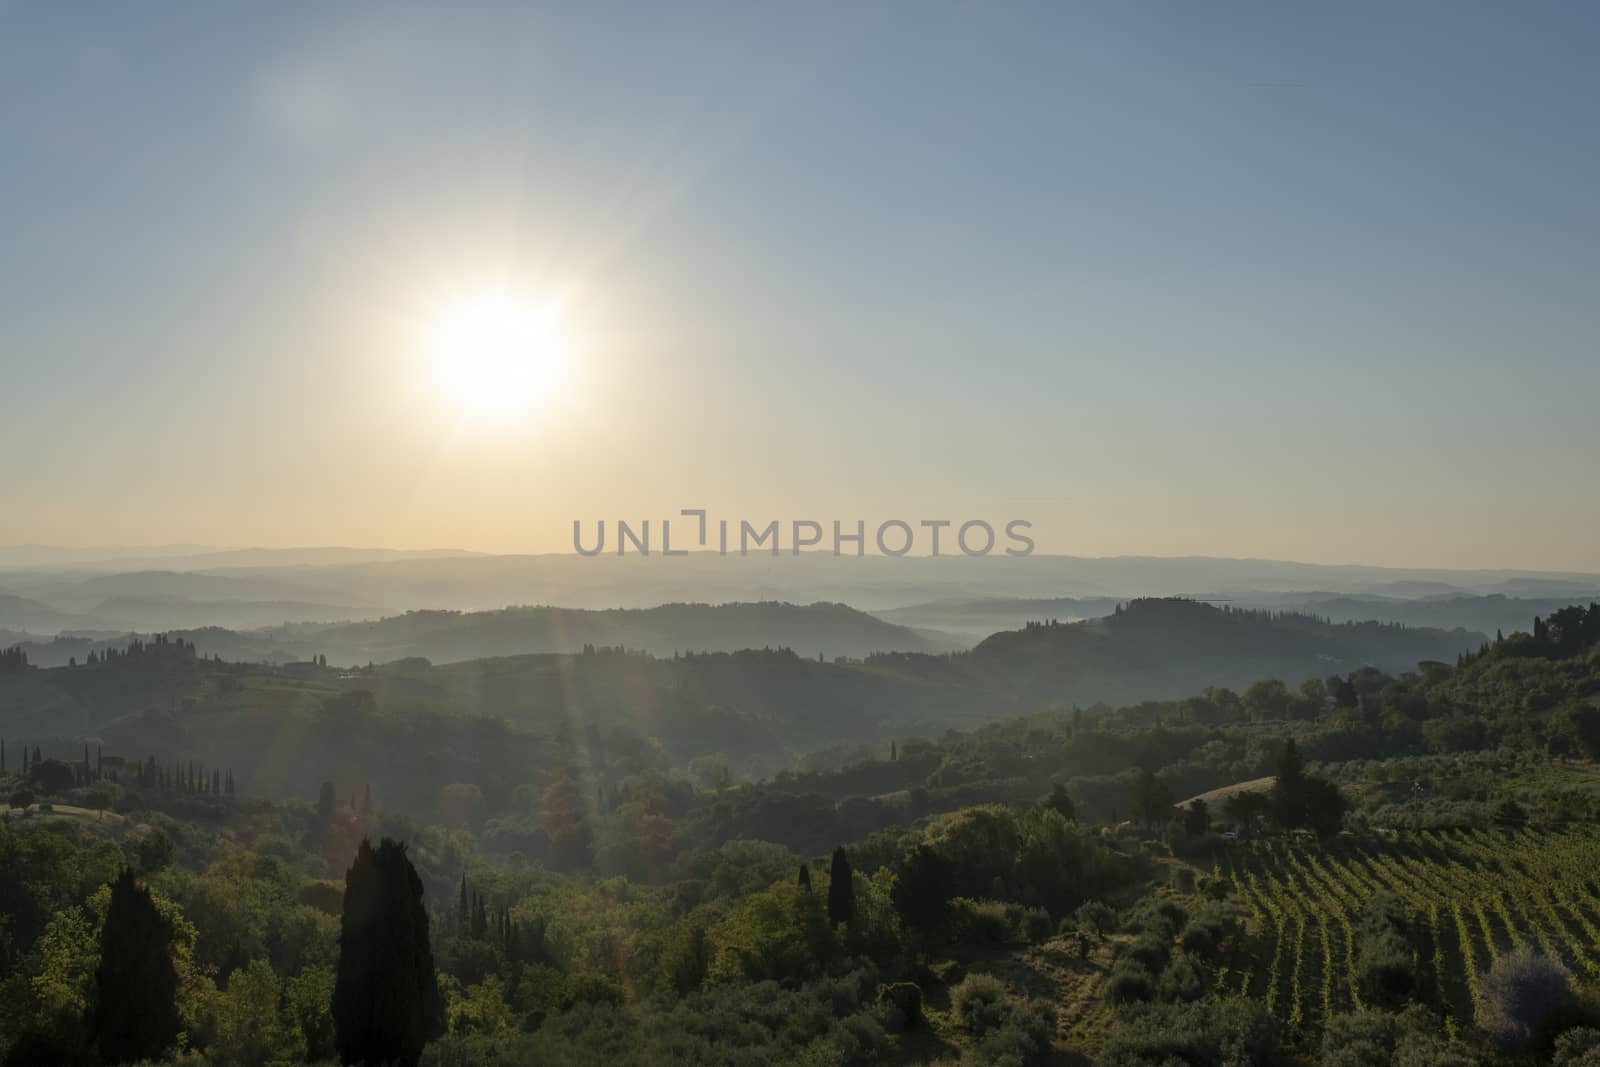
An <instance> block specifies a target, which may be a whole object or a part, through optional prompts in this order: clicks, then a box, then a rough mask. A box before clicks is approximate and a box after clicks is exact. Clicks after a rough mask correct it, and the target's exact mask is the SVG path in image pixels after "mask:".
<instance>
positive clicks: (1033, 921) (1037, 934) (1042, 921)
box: [1022, 908, 1055, 945]
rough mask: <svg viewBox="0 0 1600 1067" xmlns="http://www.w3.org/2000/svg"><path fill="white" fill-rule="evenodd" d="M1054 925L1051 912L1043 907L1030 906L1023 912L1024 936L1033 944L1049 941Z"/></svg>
mask: <svg viewBox="0 0 1600 1067" xmlns="http://www.w3.org/2000/svg"><path fill="white" fill-rule="evenodd" d="M1054 925H1055V924H1054V923H1052V922H1051V921H1050V913H1049V912H1048V911H1045V910H1044V909H1043V908H1029V909H1028V910H1027V911H1024V912H1023V913H1022V936H1023V937H1024V938H1026V939H1027V940H1028V942H1029V943H1031V944H1035V945H1037V944H1039V943H1040V942H1042V941H1048V940H1049V939H1050V934H1051V933H1052V932H1053V929H1054Z"/></svg>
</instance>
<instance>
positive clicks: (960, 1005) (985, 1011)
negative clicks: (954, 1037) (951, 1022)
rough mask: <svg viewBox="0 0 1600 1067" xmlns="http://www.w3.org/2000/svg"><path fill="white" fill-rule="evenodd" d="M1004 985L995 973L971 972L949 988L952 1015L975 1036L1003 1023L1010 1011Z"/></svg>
mask: <svg viewBox="0 0 1600 1067" xmlns="http://www.w3.org/2000/svg"><path fill="white" fill-rule="evenodd" d="M1008 1008H1009V1004H1008V1002H1007V1000H1006V987H1005V984H1004V983H1002V982H1001V981H1000V979H998V978H996V977H995V976H994V975H992V974H969V975H967V976H966V977H965V978H963V979H962V980H961V981H960V982H958V983H956V985H955V986H953V987H952V988H951V990H950V1015H951V1017H953V1018H954V1019H955V1022H956V1025H957V1026H959V1027H961V1028H962V1029H964V1030H967V1031H969V1032H970V1033H972V1034H973V1035H974V1036H976V1037H982V1036H983V1035H984V1034H985V1033H987V1032H988V1031H990V1030H992V1029H994V1028H995V1027H997V1026H999V1025H1000V1024H1001V1023H1003V1022H1004V1021H1005V1019H1006V1015H1007V1013H1008Z"/></svg>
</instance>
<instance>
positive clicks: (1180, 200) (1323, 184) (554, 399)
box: [0, 0, 1600, 571]
mask: <svg viewBox="0 0 1600 1067" xmlns="http://www.w3.org/2000/svg"><path fill="white" fill-rule="evenodd" d="M1597 33H1600V7H1596V6H1595V5H1593V4H1588V3H1570V4H1563V3H1557V2H1551V3H1541V4H1537V5H1512V4H1502V3H1466V2H1462V3H1454V2H1452V3H1423V2H1418V3H1408V4H1403V5H1395V4H1389V3H1341V4H1325V5H1306V4H1281V3H1267V2H1263V3H1222V4H1205V5H1198V4H1191V3H1185V2H1178V0H1174V2H1171V3H1140V2H1132V0H1129V2H1114V3H1113V2H1097V3H1087V2H1086V3H1074V2H1067V3H1062V2H1052V3H1041V4H1021V3H995V4H973V3H960V4H955V3H936V2H932V0H928V2H921V0H919V2H915V3H913V2H904V3H864V4H855V3H851V4H842V3H841V4H828V3H806V4H776V3H757V4H743V3H733V2H731V0H730V2H725V3H714V4H697V3H673V4H659V5H658V4H641V3H633V4H616V5H611V4H603V3H602V4H595V3H589V4H582V5H579V4H571V5H551V4H539V5H534V4H508V5H503V6H496V5H480V4H463V5H425V6H420V5H419V6H406V5H401V4H381V5H380V4H365V5H360V4H310V3H306V4H300V3H283V4H270V5H268V4H257V5H202V4H187V3H170V4H157V5H132V4H118V3H107V4H95V3H82V4H52V3H20V4H19V3H16V2H6V0H0V323H3V327H0V455H4V456H5V457H6V458H7V463H6V468H7V474H6V476H5V478H4V480H3V481H0V544H15V543H28V542H39V543H52V544H63V545H91V544H113V543H114V544H149V545H156V544H164V543H175V542H184V543H198V544H210V545H241V546H242V545H248V546H268V547H284V546H291V545H330V544H344V545H363V546H385V547H394V548H442V547H457V548H467V549H474V550H480V551H491V552H553V551H570V550H571V541H572V536H571V531H572V522H573V520H574V519H581V520H583V521H584V522H585V523H592V522H594V521H595V520H597V519H600V518H606V519H608V520H612V521H615V520H616V519H617V518H627V519H630V520H638V519H644V518H659V517H664V516H672V515H676V514H677V513H678V511H679V509H681V508H692V507H701V508H707V509H709V510H710V511H711V512H712V514H713V515H719V514H720V515H723V516H728V517H732V518H740V517H744V518H749V519H751V520H757V519H760V520H765V519H768V518H777V519H780V520H782V521H784V522H786V523H787V522H789V521H790V520H793V519H817V520H822V521H824V522H826V521H828V520H832V519H835V518H837V519H842V520H846V521H851V520H854V519H856V518H858V517H860V518H864V519H866V520H868V522H869V523H872V522H876V521H880V520H882V519H886V518H891V517H898V518H903V519H906V520H908V521H910V522H912V523H913V524H915V522H916V521H917V520H919V519H924V518H927V519H935V518H945V519H951V520H954V521H956V522H957V523H959V522H961V521H964V520H966V519H972V518H982V519H985V520H988V521H991V522H993V523H995V525H997V526H999V525H1001V524H1002V523H1004V522H1005V521H1008V520H1010V519H1015V518H1022V519H1026V520H1028V521H1030V522H1031V523H1032V524H1033V536H1034V538H1035V540H1036V542H1037V545H1038V549H1039V550H1040V551H1045V552H1061V553H1069V554H1074V555H1090V556H1093V555H1120V554H1141V555H1221V556H1250V557H1269V558H1281V559H1297V560H1305V561H1309V562H1324V563H1350V562H1360V563H1372V564H1389V565H1397V566H1399V565H1403V566H1441V567H1522V568H1534V569H1569V570H1590V571H1600V538H1596V537H1595V536H1594V535H1593V531H1594V530H1595V529H1597V528H1600V495H1597V494H1596V492H1595V489H1594V485H1595V481H1594V474H1593V470H1594V456H1595V455H1596V446H1597V445H1600V441H1597V436H1600V429H1597V426H1600V422H1597V420H1596V419H1595V417H1594V398H1595V397H1596V396H1597V395H1600V358H1597V357H1600V353H1597V351H1596V338H1597V337H1600V329H1597V327H1600V321H1597V320H1600V291H1597V290H1600V211H1597V204H1596V197H1597V195H1600V194H1597V190H1600V137H1597V136H1596V133H1595V131H1596V130H1597V129H1600V121H1597V120H1600V68H1597V67H1596V66H1595V64H1594V63H1593V62H1592V54H1593V43H1594V41H1595V40H1596V39H1597ZM484 293H494V294H499V296H497V297H496V298H497V299H501V298H503V299H506V300H512V301H514V302H516V304H517V306H519V307H525V308H537V309H538V310H539V313H540V314H541V315H547V316H549V321H550V322H554V323H556V324H557V327H558V329H556V331H555V336H557V337H558V338H559V343H555V342H552V344H551V347H550V352H554V353H556V355H555V356H551V355H550V354H549V352H546V351H545V350H544V349H543V348H541V350H540V352H541V355H540V359H541V361H543V360H546V359H551V360H554V361H555V362H556V363H558V364H559V366H560V368H561V370H560V373H559V374H557V373H553V372H552V373H549V374H544V373H541V375H539V376H538V377H536V378H535V379H532V381H533V383H534V384H532V385H530V384H529V383H528V381H525V380H524V378H523V377H521V376H519V375H518V374H517V373H516V372H515V368H509V369H508V368H507V367H505V366H503V365H500V364H495V363H492V362H491V363H489V364H481V363H471V364H470V367H472V368H474V371H473V373H474V374H476V378H475V380H474V388H472V389H470V390H468V391H467V392H468V393H469V394H470V397H468V396H461V395H454V394H451V395H446V394H447V393H448V392H449V391H448V390H446V389H443V388H442V387H441V386H440V381H441V379H440V376H439V371H440V364H441V360H447V359H449V358H450V357H448V356H447V355H441V350H440V342H439V340H438V339H439V337H440V336H441V335H440V329H441V327H440V323H441V321H445V320H448V318H449V316H450V314H451V313H452V309H454V308H459V307H461V306H464V305H471V303H472V301H473V300H475V299H477V298H478V297H479V296H480V295H481V294H484ZM507 294H509V296H508V295H507ZM557 357H559V358H557ZM540 365H541V366H543V365H544V364H543V362H541V364H540ZM478 370H482V371H483V373H477V371H478ZM524 393H530V395H528V396H524V395H523V394H524ZM532 394H536V395H532ZM485 397H488V398H491V399H495V398H500V399H503V398H507V397H510V398H512V399H514V400H517V403H515V404H512V405H510V407H511V409H512V410H514V411H515V412H516V415H515V416H514V417H507V415H506V413H505V412H504V411H501V410H494V411H488V410H485V405H484V403H483V401H484V399H485ZM474 398H475V399H474ZM469 400H471V402H469ZM490 406H493V405H490Z"/></svg>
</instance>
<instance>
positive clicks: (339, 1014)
mask: <svg viewBox="0 0 1600 1067" xmlns="http://www.w3.org/2000/svg"><path fill="white" fill-rule="evenodd" d="M333 1023H334V1030H335V1034H336V1044H337V1046H338V1049H339V1061H340V1062H341V1063H345V1064H367V1065H369V1067H378V1065H380V1064H382V1065H385V1067H387V1065H395V1067H416V1064H417V1062H418V1060H420V1059H421V1057H422V1049H423V1046H424V1045H426V1044H427V1042H428V1041H429V1040H430V1039H432V1038H435V1037H438V1036H439V1035H440V1034H442V1033H443V1032H444V1004H443V1002H442V1001H441V999H440V997H439V982H438V977H437V975H436V974H435V972H434V967H433V949H432V947H431V946H430V944H429V942H428V913H427V911H426V910H425V909H424V908H423V906H422V879H420V878H418V877H417V872H416V869H415V868H414V867H412V865H411V860H410V858H409V857H407V856H406V849H405V846H404V845H402V844H400V843H399V842H396V841H392V840H390V839H388V838H384V839H383V841H382V842H380V843H379V845H378V847H377V848H376V849H374V848H373V847H372V843H371V842H370V841H368V840H367V839H365V838H363V839H362V841H361V847H360V849H359V850H358V851H357V852H356V859H355V862H354V863H352V864H351V865H350V870H349V872H348V873H347V874H346V875H345V879H344V916H343V918H342V919H341V920H340V926H339V970H338V974H337V977H336V978H335V981H334V987H333Z"/></svg>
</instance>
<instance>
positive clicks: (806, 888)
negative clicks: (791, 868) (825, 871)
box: [799, 863, 811, 893]
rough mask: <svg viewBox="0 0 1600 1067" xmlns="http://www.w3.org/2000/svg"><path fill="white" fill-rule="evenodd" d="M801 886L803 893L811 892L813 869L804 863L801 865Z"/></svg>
mask: <svg viewBox="0 0 1600 1067" xmlns="http://www.w3.org/2000/svg"><path fill="white" fill-rule="evenodd" d="M799 885H800V889H801V891H802V892H806V893H809V892H811V868H810V867H809V866H808V865H806V864H804V863H802V864H801V865H800V881H799Z"/></svg>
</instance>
